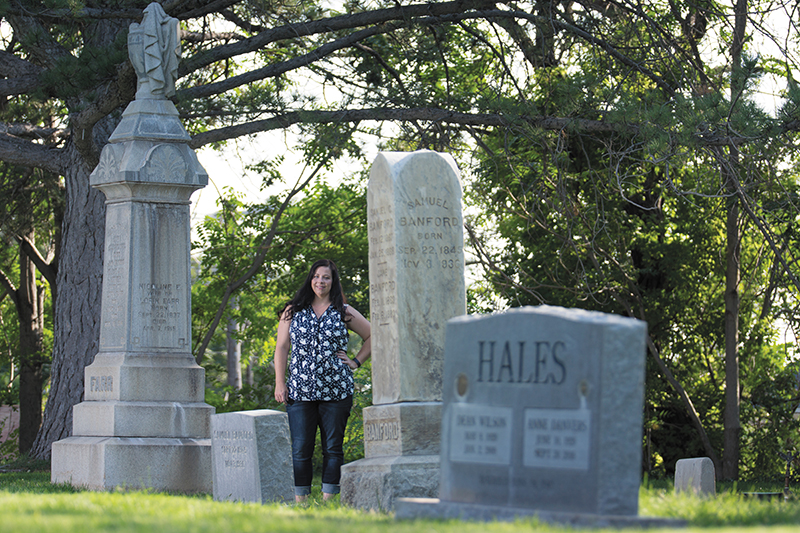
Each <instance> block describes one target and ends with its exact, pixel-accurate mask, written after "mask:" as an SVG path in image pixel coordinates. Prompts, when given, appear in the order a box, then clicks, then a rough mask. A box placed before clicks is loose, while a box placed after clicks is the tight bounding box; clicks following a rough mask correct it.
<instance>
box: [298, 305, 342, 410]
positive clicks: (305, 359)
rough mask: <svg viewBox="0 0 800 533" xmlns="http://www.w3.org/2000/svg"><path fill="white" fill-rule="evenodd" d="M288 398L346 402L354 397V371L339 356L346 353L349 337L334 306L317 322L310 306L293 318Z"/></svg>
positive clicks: (308, 400)
mask: <svg viewBox="0 0 800 533" xmlns="http://www.w3.org/2000/svg"><path fill="white" fill-rule="evenodd" d="M289 336H290V340H291V345H292V351H291V355H292V358H291V362H290V363H289V379H288V381H287V385H288V388H289V398H291V399H292V400H295V401H305V402H311V401H320V400H321V401H332V400H343V399H345V398H347V397H348V396H350V395H352V394H353V371H352V370H351V369H350V367H349V366H347V365H346V364H345V363H344V362H343V361H341V360H340V359H339V358H338V357H337V356H336V352H337V351H339V350H344V351H347V341H348V339H349V333H348V331H347V326H346V325H345V323H344V322H343V321H342V317H341V315H340V314H339V312H338V311H337V310H336V309H335V308H334V307H333V306H332V305H331V306H328V308H327V309H326V310H325V312H324V313H322V316H320V317H319V318H317V315H316V314H315V313H314V309H313V308H312V307H311V306H308V307H307V308H305V309H303V310H302V311H299V312H296V313H294V314H293V315H292V323H291V325H290V326H289Z"/></svg>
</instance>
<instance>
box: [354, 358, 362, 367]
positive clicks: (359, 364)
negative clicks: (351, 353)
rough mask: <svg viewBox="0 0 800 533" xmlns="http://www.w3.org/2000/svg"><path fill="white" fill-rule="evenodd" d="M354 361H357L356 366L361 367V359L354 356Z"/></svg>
mask: <svg viewBox="0 0 800 533" xmlns="http://www.w3.org/2000/svg"><path fill="white" fill-rule="evenodd" d="M353 361H355V362H356V368H361V361H359V360H358V357H353Z"/></svg>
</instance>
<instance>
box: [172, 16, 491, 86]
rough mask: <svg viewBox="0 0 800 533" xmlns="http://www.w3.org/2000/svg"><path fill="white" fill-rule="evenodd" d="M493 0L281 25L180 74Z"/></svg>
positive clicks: (209, 54)
mask: <svg viewBox="0 0 800 533" xmlns="http://www.w3.org/2000/svg"><path fill="white" fill-rule="evenodd" d="M495 3H496V2H494V1H493V0H456V1H455V2H441V3H440V2H436V3H426V4H415V5H410V6H398V7H394V8H390V9H377V10H374V11H365V12H363V13H355V14H352V15H341V16H338V17H332V18H326V19H320V20H314V21H310V22H304V23H297V24H287V25H285V26H280V27H278V28H270V29H268V30H266V31H264V32H262V33H259V34H258V35H254V36H253V37H250V38H249V39H245V40H244V41H240V42H237V43H232V44H228V45H225V46H220V47H218V48H215V49H214V50H209V51H204V52H200V53H198V54H197V55H195V56H193V57H190V58H187V59H186V60H184V61H182V62H181V66H180V68H179V70H178V76H179V77H183V76H186V75H187V74H189V73H190V72H194V71H195V70H198V69H200V68H203V67H205V66H208V65H210V64H212V63H216V62H217V61H222V60H225V59H230V58H232V57H235V56H238V55H243V54H248V53H250V52H255V51H256V50H260V49H262V48H264V47H265V46H267V45H268V44H270V43H273V42H276V41H281V40H285V39H296V38H298V37H307V36H309V35H314V34H317V33H332V32H336V31H340V30H350V29H353V28H358V27H363V26H374V25H379V24H384V23H387V22H390V21H397V20H402V21H407V20H410V19H412V18H416V17H421V16H438V15H444V14H449V13H463V12H464V11H470V10H474V9H478V8H491V7H494V5H495Z"/></svg>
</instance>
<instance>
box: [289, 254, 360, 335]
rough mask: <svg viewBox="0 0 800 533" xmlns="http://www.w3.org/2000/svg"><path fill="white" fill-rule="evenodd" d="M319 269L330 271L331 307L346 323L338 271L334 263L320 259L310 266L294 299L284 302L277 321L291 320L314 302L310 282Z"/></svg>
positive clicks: (343, 298)
mask: <svg viewBox="0 0 800 533" xmlns="http://www.w3.org/2000/svg"><path fill="white" fill-rule="evenodd" d="M319 267H328V268H330V269H331V305H332V306H333V308H334V309H336V310H337V311H339V314H340V315H341V316H342V320H343V321H345V322H346V321H347V320H348V319H347V318H346V316H345V310H344V309H345V304H347V298H346V297H345V295H344V291H343V290H342V281H341V279H340V278H339V269H338V268H337V267H336V263H334V262H333V261H331V260H330V259H320V260H319V261H317V262H315V263H314V264H313V265H311V270H309V271H308V275H307V276H306V280H305V281H304V282H303V285H301V286H300V288H299V289H297V292H296V293H295V295H294V298H292V299H291V300H289V301H288V302H286V303H285V304H284V306H283V308H282V309H281V310H280V311H278V318H279V319H280V318H283V317H286V318H288V319H291V318H292V316H293V315H294V314H295V313H296V312H300V311H302V310H303V309H305V308H307V307H309V306H310V305H311V304H312V303H313V302H314V290H313V289H312V288H311V280H312V279H313V278H314V273H315V272H316V271H317V269H318V268H319Z"/></svg>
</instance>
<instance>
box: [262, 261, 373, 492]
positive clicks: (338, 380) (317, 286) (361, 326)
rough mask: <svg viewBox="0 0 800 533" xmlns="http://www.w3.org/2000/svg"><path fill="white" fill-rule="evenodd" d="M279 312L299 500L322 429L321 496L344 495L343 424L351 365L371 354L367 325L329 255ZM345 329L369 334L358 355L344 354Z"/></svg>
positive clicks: (278, 365) (280, 371) (278, 367)
mask: <svg viewBox="0 0 800 533" xmlns="http://www.w3.org/2000/svg"><path fill="white" fill-rule="evenodd" d="M278 316H279V318H280V321H279V323H278V338H277V340H276V346H275V399H276V400H277V401H279V402H285V403H286V412H287V413H288V414H289V430H290V432H291V434H292V466H293V467H294V494H295V500H296V501H298V502H302V501H305V500H306V498H308V495H309V493H310V492H311V480H312V477H313V473H312V469H311V456H312V455H313V454H314V440H315V437H316V433H317V427H319V429H320V437H321V442H322V457H323V459H322V496H323V498H324V499H325V500H327V499H329V498H332V497H333V496H334V495H336V494H338V493H339V478H340V476H341V469H342V463H343V462H344V452H343V451H342V444H343V442H344V430H345V426H346V425H347V417H348V416H349V415H350V408H351V407H352V406H353V371H354V370H356V369H357V368H358V367H360V366H361V365H362V364H364V362H366V360H367V359H369V357H370V354H371V347H370V325H369V322H368V321H367V319H365V318H364V317H363V316H362V315H361V313H359V312H358V311H356V310H355V309H353V308H352V307H350V306H348V305H347V303H346V300H345V296H344V293H343V291H342V284H341V282H340V281H339V271H338V270H337V268H336V265H335V264H334V262H333V261H331V260H329V259H321V260H319V261H317V262H316V263H314V264H313V265H312V266H311V270H310V271H309V273H308V276H307V277H306V280H305V282H304V283H303V285H302V287H300V289H299V290H298V291H297V294H295V296H294V298H293V299H292V300H291V301H290V302H288V303H287V304H286V305H285V306H284V307H283V309H282V310H281V311H280V312H279V313H278ZM348 329H351V330H353V331H354V332H356V333H357V334H358V335H359V336H360V337H361V338H362V339H363V340H364V342H363V343H362V345H361V349H360V350H359V351H358V354H356V356H355V357H354V358H353V359H350V358H349V357H348V356H347V340H348V337H349V334H348V332H347V330H348ZM290 348H291V352H292V362H291V364H290V365H289V379H288V381H287V379H286V362H287V360H288V358H289V350H290Z"/></svg>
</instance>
